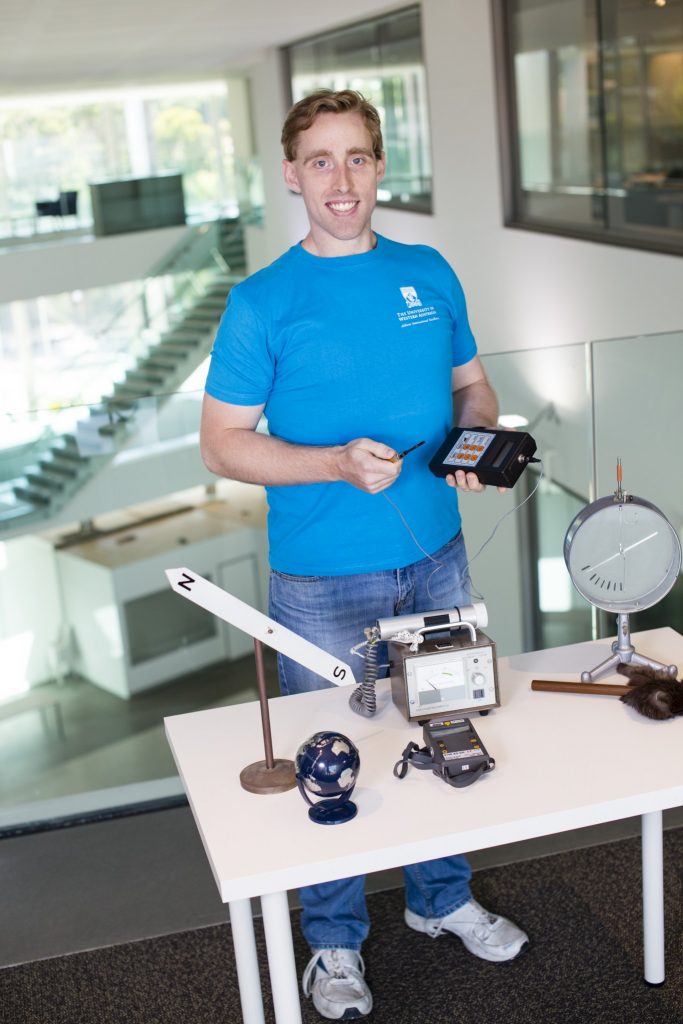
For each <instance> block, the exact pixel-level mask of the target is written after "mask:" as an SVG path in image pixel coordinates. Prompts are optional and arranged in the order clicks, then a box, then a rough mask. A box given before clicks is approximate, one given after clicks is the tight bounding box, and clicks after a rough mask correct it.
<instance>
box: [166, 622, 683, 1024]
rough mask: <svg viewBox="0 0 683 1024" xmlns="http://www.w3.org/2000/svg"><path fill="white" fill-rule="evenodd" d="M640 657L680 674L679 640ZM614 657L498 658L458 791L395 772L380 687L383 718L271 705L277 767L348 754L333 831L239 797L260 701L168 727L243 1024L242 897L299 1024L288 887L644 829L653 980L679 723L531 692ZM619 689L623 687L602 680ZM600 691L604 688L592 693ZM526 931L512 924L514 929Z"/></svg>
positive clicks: (247, 1007) (333, 694)
mask: <svg viewBox="0 0 683 1024" xmlns="http://www.w3.org/2000/svg"><path fill="white" fill-rule="evenodd" d="M634 643H635V646H636V649H637V650H638V651H639V652H641V653H643V654H646V655H648V656H649V657H651V658H655V659H657V660H658V661H662V662H664V663H665V664H669V663H674V664H677V665H679V666H680V667H681V668H682V669H683V637H681V636H680V635H679V634H678V633H676V632H674V630H672V629H668V628H665V629H657V630H650V631H648V632H647V633H641V634H635V635H634ZM608 654H609V642H608V641H598V642H595V643H586V644H576V645H573V646H570V647H560V648H555V649H553V650H549V651H540V652H535V653H531V654H523V655H518V656H515V657H511V658H502V659H500V661H499V663H498V672H499V681H500V692H501V707H500V708H498V709H496V710H495V711H493V712H491V714H489V715H488V716H486V717H481V716H477V717H476V719H475V721H476V726H477V730H478V731H479V733H480V735H481V737H482V740H483V741H484V743H485V745H486V747H487V749H488V751H489V753H490V754H491V755H492V756H493V757H494V758H495V760H496V768H495V770H494V771H493V772H491V773H490V774H487V775H486V776H484V777H483V778H482V779H481V780H479V781H477V782H476V783H475V784H474V785H473V786H471V787H470V788H466V789H463V790H454V789H453V788H452V787H450V786H446V785H444V783H442V782H440V781H439V780H438V779H437V778H436V777H434V776H433V775H432V774H431V773H428V772H418V771H415V770H413V769H410V770H409V771H408V774H407V776H406V778H405V779H403V780H398V779H396V778H394V776H393V775H392V769H393V765H394V763H395V762H396V761H397V760H398V759H399V757H400V755H401V752H402V751H403V749H404V747H405V746H406V744H407V742H408V741H409V740H410V739H413V740H415V741H416V742H419V743H420V744H421V742H422V730H421V729H420V728H419V727H417V726H410V725H408V723H407V722H406V721H405V719H404V718H403V717H402V715H401V714H400V712H399V711H398V710H397V709H396V708H395V707H394V706H393V704H392V703H391V702H390V698H389V695H388V687H387V684H386V681H383V682H381V683H380V684H378V696H379V701H378V704H379V708H380V710H379V712H378V714H377V716H376V717H375V718H373V719H364V718H361V717H359V716H358V715H356V714H354V713H353V712H352V711H351V710H350V709H349V707H348V696H349V692H350V690H349V688H348V687H343V688H339V689H327V690H320V691H316V692H313V693H307V694H300V695H298V696H292V697H279V698H276V699H274V700H271V701H270V715H271V723H272V732H273V747H274V753H275V756H276V757H290V758H293V757H294V755H295V753H296V750H297V748H298V746H299V745H300V743H302V742H303V741H304V740H305V739H307V738H308V736H310V735H311V734H312V733H314V732H316V731H318V730H321V729H334V730H338V731H340V732H342V733H344V734H346V735H347V736H349V737H350V738H351V739H352V740H353V741H354V742H355V743H356V744H357V746H358V748H359V750H360V756H361V770H360V775H359V782H358V785H357V787H356V790H355V793H354V797H353V799H354V801H355V802H356V804H357V806H358V815H357V816H356V818H354V819H353V820H352V821H351V822H348V823H345V824H343V825H339V826H332V827H330V826H320V825H316V824H314V823H313V822H311V821H310V820H309V818H308V815H307V805H306V804H305V803H304V801H303V800H302V798H301V796H300V795H299V793H298V791H297V790H291V791H290V792H288V793H284V794H280V795H277V796H258V795H254V794H250V793H247V792H246V791H245V790H243V789H242V788H241V786H240V783H239V773H240V770H241V769H242V768H243V767H244V766H245V765H246V764H249V763H251V762H253V761H255V760H259V759H261V758H262V757H263V745H262V739H261V725H260V714H259V707H258V704H257V703H253V704H241V705H237V706H232V707H226V708H219V709H216V710H211V711H200V712H196V713H194V714H187V715H178V716H175V717H173V718H168V719H166V731H167V736H168V739H169V743H170V745H171V748H172V750H173V754H174V757H175V760H176V764H177V766H178V771H179V772H180V775H181V777H182V779H183V783H184V786H185V790H186V793H187V796H188V799H189V802H190V805H191V807H192V812H193V814H194V817H195V821H196V823H197V827H198V829H199V832H200V834H201V837H202V840H203V843H204V847H205V850H206V853H207V856H208V858H209V861H210V864H211V867H212V869H213V873H214V876H215V878H216V883H217V885H218V888H219V890H220V894H221V898H222V899H223V900H224V901H225V902H227V903H229V905H230V921H231V925H232V931H233V938H234V944H235V959H236V963H237V972H238V978H239V985H240V996H241V1000H242V1012H243V1017H244V1021H245V1024H263V1020H264V1016H263V1001H262V995H261V987H260V982H259V975H258V964H257V956H256V947H255V943H254V931H253V923H252V916H251V903H250V897H254V896H259V897H260V898H261V906H262V911H263V923H264V930H265V936H266V946H267V953H268V964H269V970H270V979H271V987H272V994H273V1002H274V1008H275V1015H276V1019H277V1021H278V1022H281V1024H285V1022H286V1024H297V1022H299V1021H300V1020H301V1010H300V1003H299V985H298V977H297V973H296V969H295V963H294V952H293V944H292V932H291V926H290V918H289V909H288V904H287V890H289V889H294V888H298V887H299V886H301V885H306V884H313V883H317V882H324V881H329V880H331V879H334V878H343V877H346V876H349V875H354V874H359V873H364V872H370V871H377V870H381V869H386V868H393V867H398V866H400V865H403V864H408V863H415V862H417V861H421V860H429V859H432V858H434V857H441V856H445V855H449V854H454V853H467V852H468V851H471V850H480V849H485V848H487V847H493V846H497V845H500V844H503V843H510V842H514V841H517V840H522V839H529V838H532V837H535V836H542V835H549V834H552V833H556V832H563V831H566V830H568V829H574V828H578V827H582V826H586V825H595V824H598V823H600V822H607V821H613V820H617V819H620V818H627V817H631V816H634V815H641V817H642V863H643V912H644V915H643V916H644V955H645V980H646V981H647V982H649V983H650V984H660V983H661V982H663V981H664V909H663V907H664V891H663V862H662V810H663V809H664V808H668V807H676V806H679V805H681V804H683V757H681V740H682V738H683V719H680V718H678V719H672V720H669V721H666V722H654V721H651V720H649V719H646V718H644V717H643V716H641V715H638V714H637V713H636V712H634V711H633V710H631V709H630V708H627V707H625V706H624V705H623V704H622V703H621V702H620V701H619V700H618V698H617V697H613V696H611V695H610V696H593V695H590V696H584V695H579V694H564V693H540V692H532V691H531V689H530V681H531V679H534V678H538V679H547V678H555V679H569V680H572V681H576V680H578V678H579V675H580V672H581V671H582V670H584V669H590V668H592V667H593V666H594V665H596V664H597V663H598V662H600V661H602V660H603V659H604V658H605V657H607V655H608ZM609 680H612V681H614V682H617V681H619V682H623V679H622V678H621V677H620V676H612V677H609V676H608V677H606V680H605V681H609ZM601 681H603V680H601ZM523 923H524V922H521V924H522V925H523Z"/></svg>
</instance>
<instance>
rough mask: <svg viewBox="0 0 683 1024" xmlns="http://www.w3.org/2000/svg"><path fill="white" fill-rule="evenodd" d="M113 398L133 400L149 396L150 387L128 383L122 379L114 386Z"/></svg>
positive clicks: (150, 393) (150, 395)
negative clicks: (121, 381)
mask: <svg viewBox="0 0 683 1024" xmlns="http://www.w3.org/2000/svg"><path fill="white" fill-rule="evenodd" d="M113 397H114V398H118V399H123V400H126V401H132V402H135V401H137V400H138V399H140V398H151V397H152V389H151V388H150V387H145V386H144V385H137V384H128V383H127V382H126V381H124V382H123V383H121V384H116V385H115V386H114V395H113Z"/></svg>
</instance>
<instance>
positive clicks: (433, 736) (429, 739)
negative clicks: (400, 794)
mask: <svg viewBox="0 0 683 1024" xmlns="http://www.w3.org/2000/svg"><path fill="white" fill-rule="evenodd" d="M422 735H423V738H424V742H425V746H424V747H423V748H422V749H420V748H419V747H418V745H417V743H409V744H408V746H407V747H406V749H405V750H404V751H403V754H402V755H401V759H400V761H397V762H396V764H395V765H394V775H395V776H396V778H398V779H403V778H405V775H406V773H407V771H408V766H409V765H412V766H413V767H414V768H419V769H422V770H424V769H425V768H427V769H430V770H431V771H432V772H433V773H434V774H435V775H438V776H439V778H441V779H443V781H444V782H447V783H448V785H449V786H457V787H458V788H460V787H462V786H469V785H471V784H472V783H473V782H475V781H476V780H477V779H478V778H480V777H481V776H482V775H483V774H484V772H490V771H492V769H493V768H495V766H496V762H495V760H494V759H493V758H492V757H491V756H490V755H489V753H488V751H487V750H486V747H485V746H484V744H483V743H482V741H481V739H480V737H479V735H478V733H477V730H476V729H475V728H474V726H473V725H472V722H471V721H470V719H469V718H433V719H430V721H428V722H426V723H425V725H424V728H423V730H422Z"/></svg>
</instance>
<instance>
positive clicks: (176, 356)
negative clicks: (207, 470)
mask: <svg viewBox="0 0 683 1024" xmlns="http://www.w3.org/2000/svg"><path fill="white" fill-rule="evenodd" d="M240 231H241V227H240V226H239V225H227V227H226V225H223V224H220V225H219V224H207V225H202V226H201V227H199V228H197V229H196V230H195V231H194V232H192V233H191V236H190V237H189V239H185V240H184V241H183V243H182V244H180V245H178V246H176V247H175V249H174V250H172V252H171V253H169V254H167V256H166V258H165V259H164V261H163V263H160V264H159V265H157V266H156V267H153V268H152V272H151V273H150V275H149V276H148V277H147V278H145V279H144V280H143V281H140V282H135V283H133V284H127V285H117V286H113V287H112V288H109V289H93V290H92V291H87V292H81V293H77V294H73V295H69V296H53V297H50V298H46V299H41V300H37V302H33V303H13V304H12V305H11V306H10V307H5V308H4V309H0V324H3V325H4V326H5V329H6V334H5V335H4V336H5V337H6V338H7V339H8V340H9V344H8V345H7V349H8V356H9V357H8V358H7V359H6V360H5V361H4V366H3V375H2V381H1V382H0V403H1V405H2V408H3V413H2V415H1V416H0V536H1V535H2V531H3V529H5V528H6V527H7V525H8V524H11V526H12V528H13V529H16V528H17V526H18V525H19V521H20V520H22V519H23V521H25V522H33V521H35V520H37V519H44V518H45V517H46V516H50V515H52V514H53V513H54V510H55V509H57V508H59V507H61V506H62V505H63V504H64V498H65V497H66V496H69V497H71V495H72V494H73V492H74V490H75V488H76V487H77V486H81V485H82V484H84V483H85V482H86V481H87V480H88V479H89V478H90V476H91V475H92V472H93V469H94V468H95V465H96V464H95V463H94V462H92V461H90V463H89V465H85V464H84V462H83V458H86V459H89V460H92V459H93V458H94V457H96V456H99V455H102V456H111V455H112V454H113V453H114V452H116V451H117V450H118V449H119V448H120V447H121V446H122V445H127V444H128V437H129V434H130V432H131V430H133V429H136V423H137V421H138V420H139V417H140V415H141V408H142V406H141V404H140V403H141V400H143V399H145V398H146V397H149V396H156V397H157V398H158V399H159V401H160V402H162V403H163V402H164V401H165V400H166V396H168V395H169V394H172V393H173V392H174V391H175V390H177V389H178V388H180V387H182V386H183V382H184V381H186V380H187V378H188V377H190V375H191V374H192V373H193V372H195V371H196V369H197V367H198V366H200V365H201V364H202V362H203V361H204V359H205V358H206V356H207V355H208V352H209V349H210V346H211V343H212V339H213V336H214V334H215V330H216V327H217V325H218V322H219V320H220V317H221V315H222V312H223V309H224V307H225V300H226V297H227V293H228V291H229V289H230V287H231V285H232V284H233V283H234V282H235V281H238V280H240V279H241V276H242V272H241V271H240V272H238V273H235V272H232V271H231V269H230V267H229V265H228V264H227V262H226V260H225V258H224V257H223V255H222V250H223V249H225V246H226V243H225V239H224V238H222V237H221V235H226V236H227V239H228V241H230V235H231V234H232V235H235V236H237V242H238V246H237V250H236V251H237V252H239V241H240V236H239V232H240ZM84 406H87V407H88V411H87V413H84ZM76 456H81V457H82V458H81V460H80V461H77V460H76ZM64 460H67V462H69V463H70V464H69V465H68V466H67V468H68V469H69V470H70V472H69V473H68V474H67V473H66V472H64V471H63V469H60V468H59V467H57V466H55V465H54V463H55V462H57V463H62V462H64ZM55 473H57V474H58V476H57V477H56V478H55ZM38 477H42V479H38ZM58 485H59V486H58Z"/></svg>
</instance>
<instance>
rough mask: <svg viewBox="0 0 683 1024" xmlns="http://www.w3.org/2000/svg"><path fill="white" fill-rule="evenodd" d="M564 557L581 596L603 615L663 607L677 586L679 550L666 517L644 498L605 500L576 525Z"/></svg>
mask: <svg viewBox="0 0 683 1024" xmlns="http://www.w3.org/2000/svg"><path fill="white" fill-rule="evenodd" d="M564 557H565V562H566V563H567V568H568V570H569V574H570V576H571V578H572V582H573V583H574V586H575V587H576V589H577V590H578V592H579V593H580V594H581V595H582V596H583V597H585V598H586V600H588V601H590V602H591V604H594V605H596V606H597V607H598V608H603V609H604V610H605V611H613V612H633V611H637V610H639V609H643V608H649V607H650V606H651V605H653V604H656V603H657V601H660V600H661V599H662V598H663V597H664V596H665V594H668V592H669V590H671V588H672V586H673V585H674V583H675V582H676V577H677V576H678V573H679V571H680V568H681V544H680V541H679V539H678V535H677V534H676V531H675V530H674V528H673V527H672V525H671V523H670V522H669V521H668V519H667V518H666V516H664V514H663V513H662V512H660V511H659V509H657V508H656V507H655V506H654V505H651V504H650V503H649V502H647V501H644V500H643V499H642V498H631V499H628V500H624V501H622V502H621V503H619V502H618V501H615V499H614V498H611V497H610V498H601V499H600V500H599V501H595V502H593V504H592V505H588V506H587V507H586V508H584V509H583V510H582V511H581V512H580V513H579V514H578V516H576V518H575V519H574V521H573V522H572V524H571V526H570V527H569V530H568V531H567V536H566V537H565V542H564Z"/></svg>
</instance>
